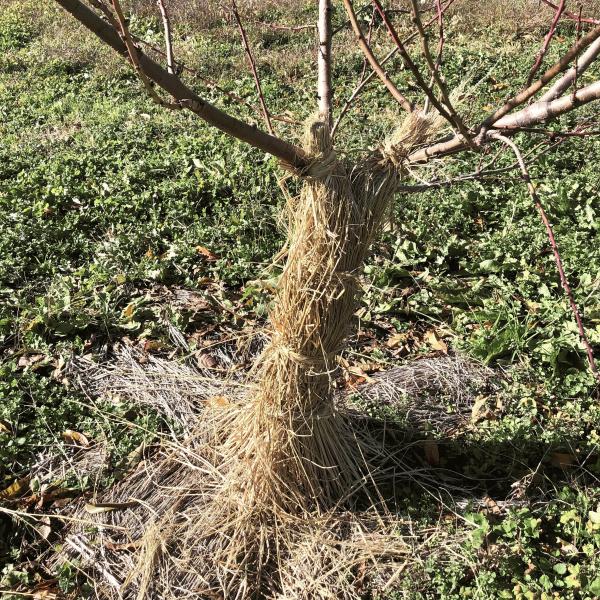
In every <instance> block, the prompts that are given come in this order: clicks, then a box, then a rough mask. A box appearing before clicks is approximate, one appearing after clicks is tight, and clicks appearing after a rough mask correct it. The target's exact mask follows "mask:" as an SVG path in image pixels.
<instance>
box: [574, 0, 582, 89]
mask: <svg viewBox="0 0 600 600" xmlns="http://www.w3.org/2000/svg"><path fill="white" fill-rule="evenodd" d="M580 38H581V5H579V19H578V20H577V41H579V39H580ZM573 70H574V74H573V98H575V94H576V93H577V78H578V76H579V57H578V56H576V57H575V64H574V65H573Z"/></svg>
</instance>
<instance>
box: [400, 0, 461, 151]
mask: <svg viewBox="0 0 600 600" xmlns="http://www.w3.org/2000/svg"><path fill="white" fill-rule="evenodd" d="M411 3H412V9H413V18H414V22H415V25H416V26H417V31H418V32H419V36H420V37H421V46H422V48H423V55H424V56H425V60H426V62H427V65H428V66H429V70H430V72H431V77H432V79H433V81H434V82H435V84H436V85H437V87H438V89H439V90H440V93H441V95H442V101H443V103H444V106H445V107H446V109H447V110H448V113H449V117H450V119H449V120H450V123H451V124H452V125H453V127H455V128H456V129H458V131H459V132H460V134H461V135H462V136H463V137H464V138H465V140H466V141H467V142H468V143H469V144H470V143H471V135H470V133H469V131H468V130H467V128H466V126H465V124H464V123H463V120H462V119H461V117H460V116H459V115H458V114H457V112H456V110H455V109H454V106H453V105H452V102H451V100H450V94H449V93H448V86H447V85H446V82H445V80H444V78H443V77H442V75H441V73H440V68H439V67H440V65H439V64H438V63H437V62H435V61H434V60H433V57H432V56H431V51H430V50H429V43H428V41H427V32H426V31H425V28H424V27H423V23H422V21H421V13H420V11H419V4H418V2H417V0H411ZM442 35H443V29H442ZM428 87H431V86H428Z"/></svg>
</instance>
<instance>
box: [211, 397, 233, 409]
mask: <svg viewBox="0 0 600 600" xmlns="http://www.w3.org/2000/svg"><path fill="white" fill-rule="evenodd" d="M206 405H207V406H213V407H216V408H223V407H225V406H229V399H228V398H226V397H225V396H212V397H211V398H208V399H207V400H206Z"/></svg>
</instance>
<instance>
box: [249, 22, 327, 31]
mask: <svg viewBox="0 0 600 600" xmlns="http://www.w3.org/2000/svg"><path fill="white" fill-rule="evenodd" d="M257 23H258V24H259V25H262V26H263V27H268V28H269V29H273V30H274V31H305V30H307V29H315V26H314V25H279V24H277V23H266V22H265V21H257Z"/></svg>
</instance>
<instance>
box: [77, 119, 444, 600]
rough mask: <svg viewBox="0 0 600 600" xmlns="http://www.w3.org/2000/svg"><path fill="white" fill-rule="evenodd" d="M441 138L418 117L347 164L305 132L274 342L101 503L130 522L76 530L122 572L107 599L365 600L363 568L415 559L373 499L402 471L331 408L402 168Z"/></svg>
mask: <svg viewBox="0 0 600 600" xmlns="http://www.w3.org/2000/svg"><path fill="white" fill-rule="evenodd" d="M435 127H436V119H435V118H431V117H428V116H426V115H422V114H419V113H413V114H411V115H410V116H409V117H408V119H407V120H406V121H405V123H404V124H403V126H402V127H401V128H400V129H399V130H398V132H397V133H396V134H395V135H394V137H393V139H392V140H390V141H389V142H388V143H387V144H385V145H384V146H383V147H382V148H380V149H378V150H376V151H374V152H373V153H372V154H371V156H370V157H369V158H368V159H367V160H365V162H364V163H363V164H361V165H360V166H354V167H350V166H348V165H346V164H344V163H343V162H342V161H340V160H338V159H337V158H336V155H335V151H334V149H333V147H332V143H331V139H330V136H329V130H328V128H327V126H325V125H324V124H323V123H321V122H318V121H316V122H313V123H311V124H310V126H309V128H308V131H307V139H306V141H305V149H306V151H307V152H308V153H309V154H310V155H311V156H313V157H314V160H313V163H312V165H311V167H310V168H309V169H308V170H307V171H306V172H304V173H302V174H301V176H302V177H303V178H304V180H305V182H304V186H303V190H302V193H301V195H300V197H299V198H298V199H297V200H294V201H292V202H291V203H290V206H289V210H288V215H289V227H290V231H289V236H288V237H289V240H290V244H289V249H288V259H287V264H286V267H285V269H284V272H283V274H282V276H281V279H280V284H279V290H278V293H277V297H276V308H275V309H274V311H273V313H272V315H271V317H270V331H269V335H270V342H269V343H268V344H267V346H266V348H265V350H264V351H263V352H262V354H261V355H260V357H259V358H258V360H257V362H256V366H255V368H254V369H253V371H252V373H251V374H250V378H249V381H248V382H247V383H246V389H245V390H244V393H243V394H241V395H240V394H238V393H237V392H235V393H230V394H228V398H229V401H228V402H224V403H222V404H221V405H219V404H215V403H213V404H212V405H210V407H207V408H206V409H205V410H204V412H203V413H202V418H201V419H199V420H198V421H196V427H195V428H194V430H193V432H192V433H191V434H190V436H189V438H188V439H187V440H186V442H185V443H184V444H174V445H165V446H164V447H163V449H162V450H161V454H160V455H159V456H155V457H153V459H152V460H151V461H146V462H145V463H144V464H143V468H140V469H138V471H137V472H136V473H135V474H134V475H133V476H132V477H131V478H130V479H128V480H126V481H125V482H123V483H122V484H120V485H118V486H117V487H116V488H115V489H113V490H112V491H111V492H109V493H108V495H107V496H106V497H103V498H102V502H113V503H115V502H116V503H123V502H125V503H128V506H129V504H130V503H134V504H135V505H136V506H137V508H136V509H135V510H133V509H125V510H124V511H111V512H108V513H107V514H106V515H104V514H102V516H100V517H98V516H96V517H95V518H96V520H97V521H101V522H104V523H105V526H107V527H100V528H98V530H97V536H96V538H95V539H94V536H92V535H90V534H89V533H87V534H86V536H85V541H82V539H81V532H79V536H80V537H78V538H77V540H78V541H76V542H73V543H75V545H76V546H78V547H79V548H80V550H79V555H80V556H81V555H83V556H86V555H87V556H88V557H89V556H96V554H95V552H96V550H95V549H97V548H102V549H103V550H102V552H104V555H105V557H106V558H105V563H106V564H107V565H110V563H111V562H112V563H113V567H112V568H111V567H109V566H103V567H102V568H103V570H104V571H107V570H108V571H109V572H110V573H111V575H110V577H109V578H107V577H104V578H103V579H104V581H105V582H108V583H107V584H106V586H105V587H103V588H102V589H101V590H99V591H100V596H101V597H125V598H138V599H140V600H141V598H198V597H225V598H246V597H251V596H255V595H258V596H259V597H267V598H278V597H281V598H283V597H286V598H289V597H299V598H301V597H306V598H314V597H332V598H333V597H335V598H344V597H348V598H351V597H358V596H360V590H359V588H360V585H359V581H358V580H359V579H360V577H359V576H358V572H357V569H359V567H360V568H366V569H368V571H369V572H376V571H377V569H378V568H379V567H382V566H385V565H386V564H388V565H389V564H390V563H393V562H394V561H398V560H401V561H405V560H406V558H407V557H408V556H409V555H410V553H411V551H412V549H411V545H410V544H409V543H407V541H406V540H405V539H404V538H403V537H402V535H399V534H398V532H399V531H400V530H401V529H402V522H401V521H400V520H399V519H397V518H396V517H394V516H392V515H391V514H389V513H387V512H386V509H385V507H384V503H383V498H382V497H381V494H380V491H379V490H380V488H379V486H378V483H379V482H380V481H383V480H384V479H385V477H386V476H389V473H390V472H392V471H396V470H397V469H398V468H401V466H402V465H401V463H400V459H399V458H398V456H397V455H396V453H395V452H394V451H393V450H390V449H388V448H386V447H385V446H384V444H383V443H382V439H381V437H380V436H379V435H378V434H377V432H374V431H373V429H372V428H371V427H370V425H369V422H368V421H367V420H365V419H361V418H357V416H356V414H355V413H354V412H352V411H348V410H346V409H344V408H343V407H340V406H339V405H337V404H336V401H335V394H334V392H333V387H332V381H333V378H334V375H335V371H336V356H337V354H338V353H339V352H340V350H341V349H342V345H343V343H344V342H345V339H346V337H347V335H348V333H349V327H350V324H351V322H352V316H353V314H354V311H355V300H356V293H357V277H358V274H359V272H360V270H361V266H362V264H363V261H364V259H365V256H366V254H367V252H368V250H369V247H370V244H371V242H372V240H373V237H374V236H375V234H376V233H377V231H378V230H379V228H380V226H381V224H382V222H383V220H384V218H385V216H386V212H387V210H388V208H389V206H390V201H391V199H392V197H393V194H394V191H395V189H396V187H397V184H398V181H399V178H400V168H401V164H402V161H403V158H404V157H405V156H406V154H407V152H409V151H410V150H411V149H412V148H414V146H415V145H418V144H420V143H422V142H424V141H426V139H427V138H428V136H429V135H430V133H431V132H432V130H435ZM188 391H189V390H188ZM188 391H186V390H185V388H184V390H183V396H185V395H186V394H187V393H188ZM192 395H193V393H192ZM112 526H117V527H118V529H117V530H115V529H113V528H112ZM71 541H73V538H71ZM82 544H83V545H84V546H85V547H84V548H83V546H82ZM72 545H73V544H71V546H72ZM82 548H83V549H82ZM107 548H108V549H109V550H108V551H107V550H106V549H107ZM317 549H318V551H317ZM74 550H75V552H76V553H77V550H76V549H75V548H74ZM119 550H121V551H119ZM315 552H316V554H315ZM315 568H316V571H317V572H314V570H315ZM123 573H126V575H125V576H123V575H122V574H123ZM215 594H216V595H215Z"/></svg>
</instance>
